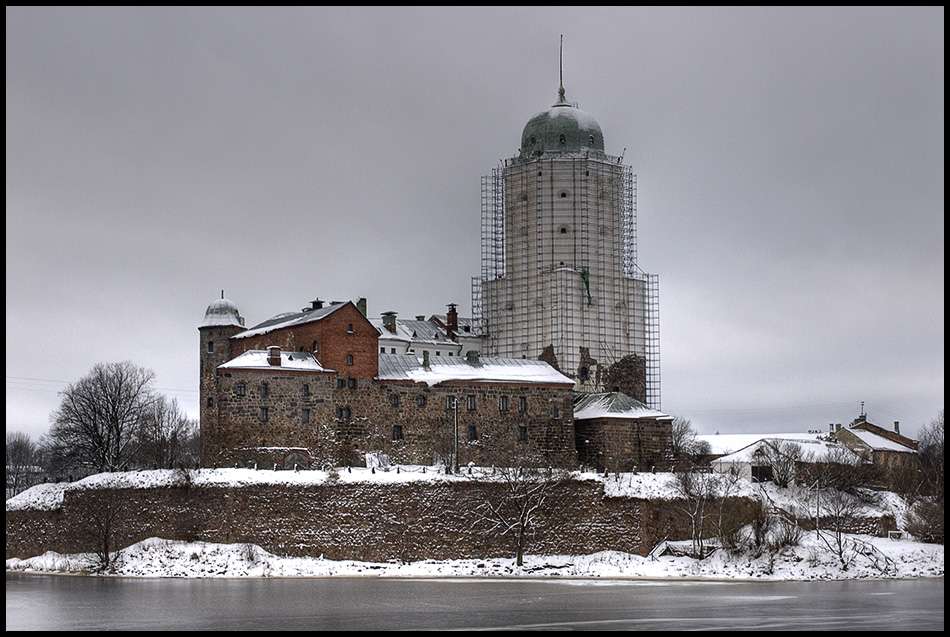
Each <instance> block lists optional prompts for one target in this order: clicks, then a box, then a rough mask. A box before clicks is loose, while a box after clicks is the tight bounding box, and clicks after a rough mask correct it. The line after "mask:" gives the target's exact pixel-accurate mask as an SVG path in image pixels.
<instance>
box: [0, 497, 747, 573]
mask: <svg viewBox="0 0 950 637" xmlns="http://www.w3.org/2000/svg"><path fill="white" fill-rule="evenodd" d="M499 488H502V486H501V485H499V484H490V483H482V482H466V481H455V482H448V481H439V480H431V481H415V482H407V483H345V482H333V481H328V482H325V483H321V484H308V485H279V486H278V485H253V486H243V487H196V486H187V485H186V486H180V487H164V488H145V489H114V490H110V489H84V490H80V489H76V490H67V491H66V492H65V497H64V501H63V504H62V507H61V508H59V509H56V510H53V511H40V510H20V511H8V512H7V513H6V556H7V558H8V559H9V558H11V557H19V558H27V557H32V556H35V555H41V554H43V553H44V552H46V551H57V552H59V553H79V552H90V551H92V550H93V546H94V542H93V536H94V533H93V532H92V527H93V523H94V522H95V520H96V519H97V517H99V516H101V515H104V514H107V513H114V514H115V537H116V539H117V544H118V548H121V547H124V546H128V545H129V544H133V543H135V542H138V541H141V540H144V539H147V538H150V537H161V538H166V539H178V540H185V541H204V542H220V543H238V542H251V543H254V544H257V545H259V546H261V547H262V548H263V549H265V550H267V551H269V552H271V553H274V554H277V555H286V556H312V557H318V556H321V555H322V556H325V557H326V558H328V559H335V560H346V559H351V560H365V561H386V560H391V559H399V560H420V559H462V558H488V557H512V556H513V552H512V548H511V543H510V540H509V538H508V537H507V536H501V535H500V534H499V533H498V532H493V531H491V529H490V527H489V525H488V523H487V522H485V521H484V520H482V519H481V518H480V517H479V516H478V515H477V513H476V512H475V509H476V507H477V505H478V504H479V503H480V502H482V501H483V500H484V498H485V497H486V494H487V493H489V492H490V491H491V490H492V489H499ZM743 503H745V504H743ZM739 506H742V507H746V506H748V502H747V501H745V500H742V501H739ZM689 529H690V525H689V520H688V518H686V516H685V514H684V513H683V512H682V510H681V509H680V508H679V507H677V506H671V502H670V501H655V502H654V501H648V500H640V499H632V498H622V497H605V495H604V489H603V483H601V482H599V481H581V480H572V481H567V482H563V483H560V484H558V485H557V486H555V487H552V490H551V491H550V495H549V496H548V499H547V501H546V503H545V506H544V507H542V510H541V511H540V512H539V514H538V517H537V533H536V541H535V542H534V543H533V544H532V545H531V546H529V549H528V550H529V552H531V553H534V554H542V555H543V554H548V555H565V554H568V555H570V554H579V555H583V554H590V553H594V552H597V551H606V550H615V551H624V552H629V553H636V554H640V555H645V554H646V553H648V552H649V551H650V550H651V549H652V548H653V547H654V546H655V545H656V544H657V543H658V542H659V541H660V540H662V539H670V540H675V539H688V537H689Z"/></svg>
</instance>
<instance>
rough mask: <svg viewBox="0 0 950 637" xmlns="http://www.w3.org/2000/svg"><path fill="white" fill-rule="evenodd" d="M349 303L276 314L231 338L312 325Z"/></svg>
mask: <svg viewBox="0 0 950 637" xmlns="http://www.w3.org/2000/svg"><path fill="white" fill-rule="evenodd" d="M347 303H349V301H346V302H343V303H332V304H331V305H328V306H326V307H322V308H320V309H318V310H308V311H300V312H284V313H282V314H278V315H277V316H274V317H272V318H269V319H267V320H266V321H264V322H263V323H258V324H257V325H255V326H254V327H252V328H251V329H249V330H247V331H246V332H241V333H240V334H238V335H236V336H233V337H232V338H248V337H250V336H260V335H261V334H266V333H268V332H273V331H274V330H279V329H282V328H285V327H296V326H298V325H304V324H306V323H312V322H314V321H319V320H320V319H322V318H326V317H327V316H329V315H330V314H332V313H333V312H336V311H337V310H339V309H340V308H341V307H343V306H344V305H346V304H347Z"/></svg>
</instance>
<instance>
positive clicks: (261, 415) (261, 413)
mask: <svg viewBox="0 0 950 637" xmlns="http://www.w3.org/2000/svg"><path fill="white" fill-rule="evenodd" d="M257 417H258V418H259V419H260V421H261V422H267V407H261V410H260V411H259V412H258V414H257Z"/></svg>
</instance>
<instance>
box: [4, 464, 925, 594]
mask: <svg viewBox="0 0 950 637" xmlns="http://www.w3.org/2000/svg"><path fill="white" fill-rule="evenodd" d="M575 477H581V478H584V479H588V480H598V481H603V482H604V488H605V494H606V495H608V496H612V497H637V498H659V499H673V498H675V497H676V486H675V477H674V476H672V475H671V474H663V473H658V474H621V475H619V476H614V475H611V476H610V477H607V478H604V477H603V476H600V475H595V474H582V475H580V476H575ZM183 479H184V477H183V475H182V473H181V472H176V471H137V472H127V473H116V474H100V475H96V476H90V477H89V478H86V479H85V480H80V481H78V482H74V483H72V484H68V485H66V484H60V485H38V486H36V487H33V488H32V489H29V490H27V491H25V492H23V493H21V494H20V495H18V496H16V497H14V498H11V499H10V500H8V501H7V510H8V511H10V510H17V509H31V508H35V509H47V510H48V509H56V508H58V507H59V506H61V505H62V502H63V494H64V492H65V491H66V490H69V489H85V488H93V487H102V486H107V485H109V486H121V487H125V488H136V487H137V488H146V487H154V486H171V485H173V484H176V483H177V481H181V480H183ZM188 479H189V480H190V481H191V482H192V484H194V485H209V486H210V485H221V486H225V485H229V486H237V485H242V484H262V483H266V484H275V483H298V484H299V483H321V482H325V481H327V480H337V479H339V480H340V481H377V482H393V481H410V480H463V479H467V478H465V477H464V476H454V475H445V474H443V473H439V472H438V471H437V470H433V468H431V467H428V468H426V471H423V470H422V468H421V467H401V468H400V471H398V472H397V471H396V470H395V469H390V470H388V471H382V470H376V471H374V470H371V469H353V470H352V471H346V470H343V471H341V472H340V473H339V476H338V477H337V476H330V475H329V474H327V473H325V472H321V471H301V472H299V473H298V472H292V471H254V470H249V469H216V470H202V471H200V472H191V475H190V476H189V478H188ZM732 493H733V494H735V495H747V496H750V497H767V498H768V499H769V500H771V501H772V502H773V503H775V504H778V505H779V506H784V507H790V506H792V505H797V506H799V507H805V510H806V511H807V506H808V502H809V493H808V492H807V491H805V490H799V489H796V488H795V487H790V488H788V489H778V488H776V487H774V486H773V485H771V484H767V485H753V484H750V483H748V482H744V481H740V482H738V483H736V484H734V485H733V486H732ZM885 495H886V496H887V497H884V498H882V499H881V500H880V502H879V503H878V504H877V505H875V508H877V509H878V511H879V512H887V513H890V514H892V515H894V517H895V519H896V520H898V522H899V521H900V520H901V519H902V515H903V501H902V500H901V499H900V498H898V497H897V496H894V495H893V494H885ZM847 537H848V539H849V541H850V542H851V544H850V545H849V547H850V548H849V553H848V556H849V557H850V558H851V560H852V561H851V563H850V564H849V565H848V567H847V568H843V567H842V565H841V563H840V560H839V558H838V556H837V555H836V554H835V553H834V552H833V551H832V550H830V548H829V547H828V545H827V544H826V543H825V542H822V541H819V539H818V538H817V537H816V534H815V533H814V532H813V531H812V532H808V533H804V534H803V536H802V538H801V541H800V543H799V544H798V545H797V546H792V547H785V548H782V549H780V550H778V551H777V552H774V553H763V554H760V555H758V556H756V555H754V554H753V553H751V552H748V551H746V552H740V553H738V554H732V553H729V552H727V551H723V550H719V551H716V552H715V553H713V554H712V555H711V556H709V557H707V558H706V559H704V560H697V559H693V558H690V557H677V556H673V555H662V556H658V557H641V556H638V555H633V554H627V553H619V552H614V551H606V552H600V553H594V554H592V555H560V556H537V555H527V556H525V559H524V566H521V567H518V566H516V565H515V563H514V559H481V560H448V561H434V560H423V561H418V562H412V563H401V562H396V561H392V562H386V563H367V562H352V561H334V560H325V559H322V558H296V557H281V556H277V555H272V554H270V553H268V552H266V551H264V550H263V549H261V548H260V547H258V546H254V545H248V544H211V543H204V542H180V541H175V540H165V539H160V538H150V539H147V540H144V541H142V542H139V543H138V544H134V545H132V546H130V547H127V548H125V549H124V550H122V551H121V552H120V554H119V556H118V557H117V559H116V561H115V563H114V566H113V568H112V569H110V571H109V573H110V574H112V575H117V576H144V577H354V576H375V577H593V578H648V579H671V578H675V579H716V580H719V579H746V580H748V579H752V580H821V579H863V578H913V577H943V575H944V550H943V546H942V545H935V544H923V543H919V542H915V541H912V540H911V539H906V538H905V539H890V538H878V537H871V536H865V535H852V536H847ZM679 544H680V545H682V544H683V543H679ZM858 549H860V551H859V550H858ZM93 562H94V560H93V556H92V555H89V554H79V555H61V554H59V553H54V552H47V553H45V554H44V555H41V556H37V557H33V558H29V559H9V560H7V561H6V567H7V569H8V570H14V571H27V572H50V573H82V572H90V570H91V569H92V565H93Z"/></svg>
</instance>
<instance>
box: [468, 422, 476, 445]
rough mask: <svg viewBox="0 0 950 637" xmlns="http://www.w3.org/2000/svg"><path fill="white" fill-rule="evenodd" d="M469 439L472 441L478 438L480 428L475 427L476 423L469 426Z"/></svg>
mask: <svg viewBox="0 0 950 637" xmlns="http://www.w3.org/2000/svg"><path fill="white" fill-rule="evenodd" d="M468 439H469V440H470V441H472V442H474V441H476V440H478V429H476V428H475V425H469V426H468Z"/></svg>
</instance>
